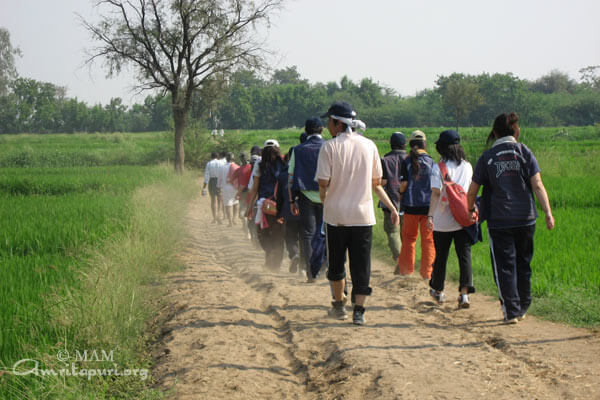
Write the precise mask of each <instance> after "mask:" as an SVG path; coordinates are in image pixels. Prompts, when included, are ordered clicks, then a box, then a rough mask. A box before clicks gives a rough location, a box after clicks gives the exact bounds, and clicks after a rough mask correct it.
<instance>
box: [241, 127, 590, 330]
mask: <svg viewBox="0 0 600 400" xmlns="http://www.w3.org/2000/svg"><path fill="white" fill-rule="evenodd" d="M414 129H417V128H402V129H399V130H400V131H402V132H404V133H405V134H406V135H407V136H408V135H409V134H410V132H412V131H413V130H414ZM418 129H421V130H423V131H424V132H425V133H426V134H427V137H428V139H429V143H430V146H431V147H430V149H429V152H430V154H431V155H432V156H433V157H434V159H436V161H437V160H438V159H439V155H438V154H437V152H436V151H435V147H434V145H433V142H434V141H435V140H436V139H437V136H438V135H439V133H440V132H441V131H442V130H444V129H447V128H425V129H423V128H418ZM397 130H398V129H372V130H369V129H368V130H367V132H366V134H365V136H367V137H368V138H370V139H372V140H374V141H375V143H376V144H377V146H378V148H379V152H380V155H382V156H383V154H385V153H386V152H388V151H389V137H390V135H391V134H392V133H393V132H394V131H397ZM489 131H490V128H461V130H460V134H461V143H462V144H463V146H464V148H465V151H466V153H467V158H468V160H469V161H470V162H471V164H473V166H474V165H475V163H476V162H477V159H478V157H479V156H480V155H481V153H482V152H483V150H484V149H485V141H486V139H487V136H488V134H489ZM301 132H302V131H301V130H300V129H297V130H285V131H270V132H269V131H248V132H244V135H245V136H246V139H247V143H248V144H259V145H260V144H262V143H263V141H264V140H265V139H267V138H269V137H274V138H276V139H277V140H278V141H279V143H280V144H281V147H282V151H284V152H285V151H287V149H288V148H289V147H290V146H292V145H295V144H296V143H298V137H299V134H300V133H301ZM324 134H325V138H328V137H329V135H328V133H327V131H325V132H324ZM520 141H521V142H523V143H525V144H526V145H527V146H528V147H530V148H531V149H532V150H533V152H534V154H535V155H536V158H537V159H538V162H539V164H540V168H541V170H542V179H543V181H544V184H545V186H546V189H547V191H548V195H549V198H550V203H551V206H552V210H553V214H554V217H555V219H556V228H555V229H554V230H553V231H547V230H546V228H545V224H544V220H543V213H542V212H541V210H539V211H540V215H541V217H542V218H540V220H539V221H538V224H537V230H536V236H535V255H534V258H533V262H532V269H533V278H532V285H533V293H534V296H535V298H534V301H533V306H532V309H531V312H532V313H534V314H537V315H540V316H543V317H545V318H548V319H550V320H554V321H560V322H567V323H570V324H574V325H581V326H598V325H600V311H599V310H600V270H599V269H598V267H599V266H600V252H598V251H596V250H595V246H596V244H597V243H598V242H600V233H599V232H598V230H597V226H598V223H599V222H600V179H599V178H600V126H598V125H596V126H586V127H567V128H564V127H561V128H527V127H522V129H521V137H520ZM377 215H378V224H379V228H375V230H374V252H375V254H377V255H379V256H381V257H382V258H383V259H388V257H389V251H388V249H387V239H386V237H385V233H384V232H383V228H381V226H382V225H383V222H382V215H381V213H380V211H378V213H377ZM483 229H484V231H485V229H486V227H485V224H484V226H483ZM484 236H485V238H484V242H483V243H479V244H477V245H475V246H474V247H473V270H474V271H473V273H474V282H475V286H476V287H477V288H478V289H479V290H480V291H483V292H484V293H487V294H490V295H496V294H497V292H496V288H495V284H494V282H493V277H492V270H491V266H490V255H489V243H488V241H487V233H486V234H485V235H484ZM419 253H420V252H419V251H418V252H417V257H418V256H419ZM448 275H449V277H450V278H452V279H455V280H457V279H458V264H457V262H456V256H455V255H454V254H453V252H452V251H451V257H450V259H449V268H448Z"/></svg>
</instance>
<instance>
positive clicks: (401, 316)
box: [154, 198, 600, 400]
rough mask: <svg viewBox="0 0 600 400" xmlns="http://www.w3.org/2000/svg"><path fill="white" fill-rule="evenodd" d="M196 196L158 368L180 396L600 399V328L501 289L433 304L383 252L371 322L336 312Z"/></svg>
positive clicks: (317, 287) (320, 293)
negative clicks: (529, 312) (513, 306)
mask: <svg viewBox="0 0 600 400" xmlns="http://www.w3.org/2000/svg"><path fill="white" fill-rule="evenodd" d="M209 214H210V210H209V200H208V199H207V198H199V199H197V200H195V201H194V202H193V203H192V204H191V205H190V209H189V219H188V221H189V231H190V239H189V243H188V245H187V248H186V249H185V250H184V252H183V253H182V255H181V260H182V262H183V263H185V265H186V269H185V270H184V271H182V272H180V273H177V274H172V275H171V276H170V277H169V285H170V290H169V292H170V294H169V299H168V301H169V304H170V307H169V310H168V311H167V312H168V313H169V314H170V318H169V319H168V321H167V322H166V324H165V326H164V328H163V330H162V332H163V336H162V338H161V341H160V342H159V343H158V345H157V347H156V349H155V352H156V367H155V369H154V375H155V377H156V378H157V379H158V385H159V387H161V388H163V389H164V390H167V391H168V393H169V397H170V398H174V399H231V398H234V399H375V398H376V399H396V398H398V399H400V398H401V399H482V398H488V399H511V400H514V399H599V398H600V361H599V360H600V335H599V334H598V333H597V332H595V333H594V332H591V331H589V330H584V329H575V328H569V327H565V326H562V325H558V324H553V323H549V322H545V321H540V320H537V319H536V318H533V317H529V316H528V318H527V319H526V320H525V321H523V322H521V323H519V324H518V325H516V326H506V325H503V324H502V323H501V322H502V321H501V313H500V309H499V306H498V304H497V302H496V301H495V300H494V299H492V298H489V297H486V296H483V295H479V294H475V295H473V296H472V307H471V308H470V309H468V310H457V309H456V304H455V302H454V296H453V295H450V294H452V293H456V292H455V290H456V288H455V287H451V288H447V293H449V295H448V297H449V298H450V300H451V301H449V302H448V303H446V304H445V305H443V306H441V307H440V306H438V305H436V304H434V303H433V302H432V301H431V300H430V298H429V296H428V293H427V286H426V284H425V283H424V282H423V281H421V279H417V278H400V277H395V276H394V275H392V273H391V271H392V266H391V265H390V264H387V263H384V262H381V261H374V263H373V275H372V287H373V288H374V293H373V296H371V298H370V299H369V300H368V303H367V312H366V314H365V316H366V318H367V325H365V326H363V327H357V326H354V325H352V323H351V322H350V321H349V320H348V321H338V320H334V319H330V318H328V317H327V310H328V308H329V302H330V294H329V289H328V283H327V282H326V281H325V280H319V281H317V282H316V283H313V284H307V283H305V282H304V280H303V279H301V278H300V277H299V276H298V275H296V274H290V273H288V272H287V266H288V261H287V259H286V260H285V261H284V265H283V267H282V271H281V272H280V273H267V272H264V271H263V269H262V260H263V253H262V251H261V250H259V249H257V248H255V247H254V246H253V245H252V244H251V243H250V242H249V241H247V240H246V239H245V238H244V236H243V234H242V231H241V229H240V226H239V225H237V226H236V227H233V228H226V227H225V226H224V225H213V224H210V220H211V218H210V215H209Z"/></svg>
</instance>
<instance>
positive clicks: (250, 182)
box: [238, 145, 262, 246]
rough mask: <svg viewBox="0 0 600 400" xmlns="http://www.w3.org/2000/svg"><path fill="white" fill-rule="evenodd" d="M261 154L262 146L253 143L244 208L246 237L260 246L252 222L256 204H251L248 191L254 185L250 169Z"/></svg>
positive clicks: (252, 168)
mask: <svg viewBox="0 0 600 400" xmlns="http://www.w3.org/2000/svg"><path fill="white" fill-rule="evenodd" d="M261 154H262V148H260V147H259V146H256V145H254V146H252V148H251V149H250V172H249V173H248V184H247V188H248V193H247V196H246V203H247V204H248V206H247V210H246V217H249V218H247V221H248V222H247V227H248V239H250V240H251V241H252V242H253V243H254V244H255V245H256V246H260V243H258V231H257V229H256V224H255V223H254V217H255V216H256V209H255V207H256V206H255V205H252V204H251V203H252V198H251V194H250V191H251V189H252V187H253V186H254V178H253V176H252V171H254V166H255V165H256V164H257V163H259V162H260V160H261V157H260V155H261ZM238 193H239V192H238Z"/></svg>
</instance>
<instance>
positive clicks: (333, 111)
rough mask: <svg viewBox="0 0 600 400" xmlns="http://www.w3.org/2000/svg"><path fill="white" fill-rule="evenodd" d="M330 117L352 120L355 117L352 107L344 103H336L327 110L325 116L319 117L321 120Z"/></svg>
mask: <svg viewBox="0 0 600 400" xmlns="http://www.w3.org/2000/svg"><path fill="white" fill-rule="evenodd" d="M331 115H336V116H338V117H343V118H353V117H356V112H354V110H353V109H352V106H351V105H350V104H348V103H346V102H345V101H336V102H335V103H333V104H332V105H331V107H329V110H327V112H326V113H325V114H323V115H321V118H327V117H329V116H331Z"/></svg>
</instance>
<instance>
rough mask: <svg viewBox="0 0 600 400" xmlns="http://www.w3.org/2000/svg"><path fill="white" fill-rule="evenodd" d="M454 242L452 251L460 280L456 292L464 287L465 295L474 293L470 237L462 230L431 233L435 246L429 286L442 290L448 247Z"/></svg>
mask: <svg viewBox="0 0 600 400" xmlns="http://www.w3.org/2000/svg"><path fill="white" fill-rule="evenodd" d="M453 240H454V250H455V251H456V256H457V257H458V267H459V269H460V278H459V282H460V283H459V286H458V290H459V291H460V289H462V288H464V287H466V288H467V293H474V292H475V288H474V287H473V267H472V264H471V237H470V236H469V234H468V233H467V232H466V231H465V230H464V229H461V230H458V231H454V232H438V231H433V244H434V246H435V260H434V261H433V272H432V274H431V280H430V281H429V286H431V287H432V288H433V289H435V290H438V291H440V292H441V291H442V290H444V281H445V280H446V264H447V262H448V254H449V253H450V245H451V244H452V241H453Z"/></svg>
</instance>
